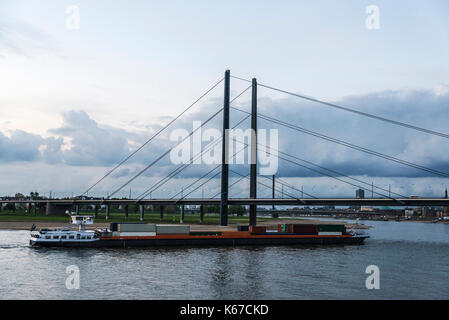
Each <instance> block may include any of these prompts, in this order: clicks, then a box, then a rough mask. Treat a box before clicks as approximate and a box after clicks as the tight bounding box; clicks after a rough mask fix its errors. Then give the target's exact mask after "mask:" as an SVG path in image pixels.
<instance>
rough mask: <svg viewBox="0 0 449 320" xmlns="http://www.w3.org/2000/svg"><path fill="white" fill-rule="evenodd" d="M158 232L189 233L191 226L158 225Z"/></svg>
mask: <svg viewBox="0 0 449 320" xmlns="http://www.w3.org/2000/svg"><path fill="white" fill-rule="evenodd" d="M156 233H157V234H189V233H190V226H177V225H157V226H156Z"/></svg>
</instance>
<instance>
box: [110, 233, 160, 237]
mask: <svg viewBox="0 0 449 320" xmlns="http://www.w3.org/2000/svg"><path fill="white" fill-rule="evenodd" d="M118 234H119V236H120V237H154V236H156V232H119V233H118Z"/></svg>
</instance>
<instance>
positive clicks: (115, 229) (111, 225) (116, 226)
mask: <svg viewBox="0 0 449 320" xmlns="http://www.w3.org/2000/svg"><path fill="white" fill-rule="evenodd" d="M109 229H110V230H111V231H118V223H117V222H112V223H111V224H110V225H109Z"/></svg>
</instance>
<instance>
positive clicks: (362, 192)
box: [355, 189, 365, 199]
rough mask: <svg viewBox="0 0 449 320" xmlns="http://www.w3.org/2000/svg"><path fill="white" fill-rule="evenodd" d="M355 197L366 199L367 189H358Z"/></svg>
mask: <svg viewBox="0 0 449 320" xmlns="http://www.w3.org/2000/svg"><path fill="white" fill-rule="evenodd" d="M355 197H356V198H357V199H365V190H363V189H357V190H356V191H355Z"/></svg>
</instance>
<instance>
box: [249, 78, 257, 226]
mask: <svg viewBox="0 0 449 320" xmlns="http://www.w3.org/2000/svg"><path fill="white" fill-rule="evenodd" d="M256 182H257V80H256V79H255V78H253V81H252V97H251V167H250V186H249V197H250V199H256V196H257V194H256V193H257V185H256ZM256 223H257V206H256V205H255V204H251V205H250V206H249V225H250V226H255V225H256Z"/></svg>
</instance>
